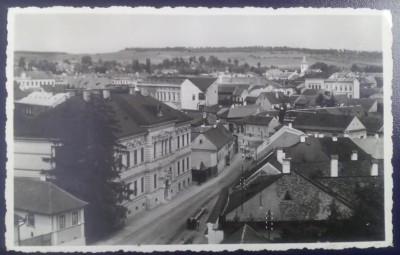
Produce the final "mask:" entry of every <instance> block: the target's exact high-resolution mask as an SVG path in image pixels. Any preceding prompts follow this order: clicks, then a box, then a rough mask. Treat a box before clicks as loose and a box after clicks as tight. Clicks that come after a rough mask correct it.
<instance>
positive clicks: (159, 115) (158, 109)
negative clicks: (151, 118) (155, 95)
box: [157, 104, 164, 117]
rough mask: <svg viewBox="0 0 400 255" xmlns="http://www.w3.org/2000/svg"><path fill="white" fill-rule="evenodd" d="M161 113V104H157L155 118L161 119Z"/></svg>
mask: <svg viewBox="0 0 400 255" xmlns="http://www.w3.org/2000/svg"><path fill="white" fill-rule="evenodd" d="M162 116H164V115H163V112H162V108H161V104H157V117H162Z"/></svg>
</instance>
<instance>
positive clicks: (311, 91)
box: [302, 89, 325, 96]
mask: <svg viewBox="0 0 400 255" xmlns="http://www.w3.org/2000/svg"><path fill="white" fill-rule="evenodd" d="M324 92H325V90H323V89H306V90H304V91H303V93H302V95H305V96H318V95H319V94H322V95H323V94H324Z"/></svg>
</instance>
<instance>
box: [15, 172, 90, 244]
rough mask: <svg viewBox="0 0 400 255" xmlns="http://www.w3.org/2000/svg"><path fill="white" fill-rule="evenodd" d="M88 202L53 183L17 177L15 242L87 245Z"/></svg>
mask: <svg viewBox="0 0 400 255" xmlns="http://www.w3.org/2000/svg"><path fill="white" fill-rule="evenodd" d="M86 205H87V203H86V202H84V201H82V200H80V199H78V198H76V197H74V196H72V195H71V194H69V193H68V192H66V191H65V190H63V189H61V188H59V187H57V186H56V185H55V184H53V183H51V182H48V181H42V180H35V179H31V178H14V222H15V224H14V242H15V245H19V246H46V245H53V246H54V245H85V244H86V239H85V218H84V208H85V206H86Z"/></svg>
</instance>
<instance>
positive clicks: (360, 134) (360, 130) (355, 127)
mask: <svg viewBox="0 0 400 255" xmlns="http://www.w3.org/2000/svg"><path fill="white" fill-rule="evenodd" d="M344 133H345V134H348V135H349V137H350V138H366V137H367V129H366V128H365V126H364V125H363V124H362V123H361V121H360V120H359V119H358V118H357V117H354V119H353V120H352V121H351V122H350V124H349V126H348V127H347V128H346V130H345V131H344Z"/></svg>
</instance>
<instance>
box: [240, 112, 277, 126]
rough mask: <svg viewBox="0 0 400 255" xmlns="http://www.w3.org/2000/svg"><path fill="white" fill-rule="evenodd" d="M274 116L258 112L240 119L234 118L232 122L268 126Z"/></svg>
mask: <svg viewBox="0 0 400 255" xmlns="http://www.w3.org/2000/svg"><path fill="white" fill-rule="evenodd" d="M273 118H274V117H271V116H268V117H267V116H262V115H259V114H257V115H250V116H246V117H244V118H241V119H238V120H232V122H236V123H244V124H249V125H262V126H268V125H269V123H270V122H271V121H272V119H273Z"/></svg>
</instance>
